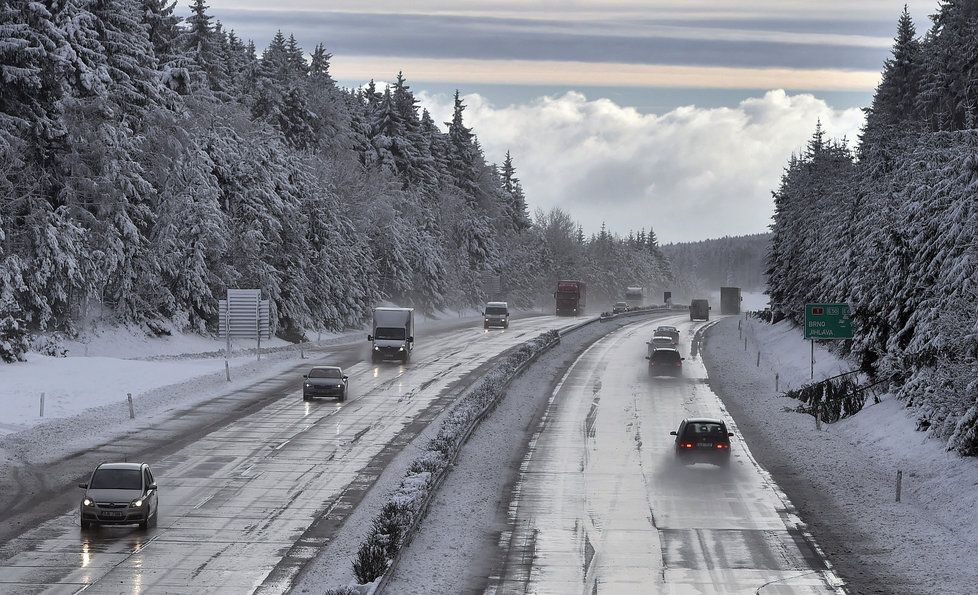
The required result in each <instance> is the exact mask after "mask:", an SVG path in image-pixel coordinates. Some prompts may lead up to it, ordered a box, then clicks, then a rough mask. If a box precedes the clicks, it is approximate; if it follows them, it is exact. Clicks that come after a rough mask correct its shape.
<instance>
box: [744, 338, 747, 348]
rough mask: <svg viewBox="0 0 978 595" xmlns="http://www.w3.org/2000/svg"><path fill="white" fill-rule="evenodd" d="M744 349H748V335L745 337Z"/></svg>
mask: <svg viewBox="0 0 978 595" xmlns="http://www.w3.org/2000/svg"><path fill="white" fill-rule="evenodd" d="M744 351H747V337H744Z"/></svg>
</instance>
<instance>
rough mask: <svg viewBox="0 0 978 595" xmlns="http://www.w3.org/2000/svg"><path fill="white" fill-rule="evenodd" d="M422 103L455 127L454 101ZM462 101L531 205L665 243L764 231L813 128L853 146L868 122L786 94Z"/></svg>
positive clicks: (430, 98)
mask: <svg viewBox="0 0 978 595" xmlns="http://www.w3.org/2000/svg"><path fill="white" fill-rule="evenodd" d="M419 98H420V99H421V102H422V104H423V105H424V107H426V108H428V110H429V111H431V113H432V116H433V117H434V118H435V121H436V122H445V121H448V120H450V119H451V109H452V103H451V98H450V97H447V96H443V95H426V94H424V93H421V94H420V97H419ZM463 99H464V102H465V104H466V106H467V109H466V111H465V116H466V122H467V123H468V125H469V126H471V127H473V128H474V129H475V132H476V133H477V134H478V135H479V139H480V142H481V143H482V145H483V149H484V150H485V153H486V156H487V158H488V159H490V160H491V161H496V162H499V163H501V162H502V158H503V155H505V153H506V150H507V149H508V150H511V151H512V152H513V156H514V159H515V161H516V166H517V169H518V176H519V177H520V179H521V180H522V181H523V185H524V187H525V189H526V192H527V197H528V199H529V201H530V208H531V209H534V208H536V207H542V208H545V209H546V208H549V207H551V206H559V207H561V208H563V209H565V210H567V211H569V212H570V213H571V214H572V215H573V216H574V217H575V218H576V219H578V220H579V221H580V222H581V223H582V224H583V225H584V227H585V229H586V230H587V231H588V232H592V231H596V230H597V229H598V228H600V226H601V222H602V221H604V222H606V223H607V224H608V226H609V228H610V229H612V230H614V231H616V232H619V233H622V234H627V233H628V231H629V230H636V231H637V230H638V229H639V228H642V227H646V228H647V227H648V226H650V225H652V226H654V227H655V230H656V233H657V234H658V235H659V238H660V240H662V241H664V242H669V241H686V240H698V239H705V238H708V237H719V236H724V235H741V234H747V233H759V232H763V231H766V230H767V225H768V223H769V221H770V216H771V212H772V208H773V202H772V199H771V191H772V190H774V189H775V188H776V186H777V184H778V182H779V180H780V176H781V173H782V171H783V169H784V166H785V165H786V163H787V161H788V159H789V157H790V156H791V154H792V152H798V151H800V150H802V149H803V148H804V146H805V143H806V142H807V140H808V139H809V138H810V137H811V134H812V132H813V131H814V129H815V125H816V122H817V121H818V120H821V121H822V125H823V126H824V127H825V129H826V131H827V133H828V134H829V135H830V136H833V137H842V136H846V137H847V138H848V139H849V140H850V143H851V144H854V141H855V140H856V138H857V137H858V133H859V129H860V127H861V126H862V124H863V121H864V116H863V113H862V111H861V110H859V109H847V110H837V109H833V108H832V107H830V106H829V105H828V104H827V103H826V102H825V101H823V100H821V99H818V98H816V97H814V96H812V95H808V94H800V95H788V94H787V93H785V92H784V91H781V90H776V91H769V92H768V93H766V94H765V95H764V97H760V98H753V99H747V100H745V101H743V102H741V103H740V104H739V105H738V106H737V107H736V108H714V109H705V108H697V107H695V106H689V107H681V108H677V109H675V110H673V111H671V112H668V113H665V114H661V115H660V114H642V113H640V112H638V111H637V110H635V109H633V108H629V107H623V106H620V105H617V104H616V103H614V102H613V101H611V100H608V99H597V100H589V99H588V98H587V97H585V95H583V94H581V93H578V92H569V93H566V94H565V95H562V96H559V97H542V98H539V99H536V100H534V101H532V102H531V103H528V104H522V105H510V106H507V107H496V106H494V105H492V104H491V103H489V102H488V101H487V100H486V99H485V98H483V97H481V96H479V95H466V96H464V98H463Z"/></svg>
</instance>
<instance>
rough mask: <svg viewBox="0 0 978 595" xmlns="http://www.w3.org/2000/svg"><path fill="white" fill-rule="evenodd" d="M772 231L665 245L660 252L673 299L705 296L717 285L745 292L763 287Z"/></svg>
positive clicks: (684, 299)
mask: <svg viewBox="0 0 978 595" xmlns="http://www.w3.org/2000/svg"><path fill="white" fill-rule="evenodd" d="M770 243H771V234H767V233H758V234H750V235H745V236H735V237H723V238H716V239H711V240H701V241H698V242H678V243H675V244H664V245H663V246H662V253H663V254H665V256H666V258H667V259H668V260H669V263H670V265H671V267H672V274H673V281H672V283H671V284H670V287H669V288H666V289H672V292H673V299H674V300H676V302H677V303H679V300H683V301H687V300H690V299H694V298H698V297H704V298H708V297H710V296H712V295H715V294H717V293H718V292H719V289H720V287H739V288H741V289H742V290H744V291H761V290H763V289H765V288H766V285H767V277H766V276H765V275H764V271H765V270H766V262H767V253H768V250H769V248H770Z"/></svg>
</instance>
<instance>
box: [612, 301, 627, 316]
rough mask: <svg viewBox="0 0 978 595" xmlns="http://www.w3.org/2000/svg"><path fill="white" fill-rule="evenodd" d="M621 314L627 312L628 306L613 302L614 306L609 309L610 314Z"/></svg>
mask: <svg viewBox="0 0 978 595" xmlns="http://www.w3.org/2000/svg"><path fill="white" fill-rule="evenodd" d="M622 312H628V304H626V303H625V302H615V305H614V306H612V307H611V313H612V314H621V313H622Z"/></svg>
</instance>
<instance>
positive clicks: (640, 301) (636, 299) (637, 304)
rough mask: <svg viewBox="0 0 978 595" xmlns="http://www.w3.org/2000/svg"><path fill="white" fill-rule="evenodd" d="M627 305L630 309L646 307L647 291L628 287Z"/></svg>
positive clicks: (626, 290)
mask: <svg viewBox="0 0 978 595" xmlns="http://www.w3.org/2000/svg"><path fill="white" fill-rule="evenodd" d="M625 303H626V304H628V307H629V308H641V307H642V306H644V305H645V290H644V289H642V288H641V287H626V288H625Z"/></svg>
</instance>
